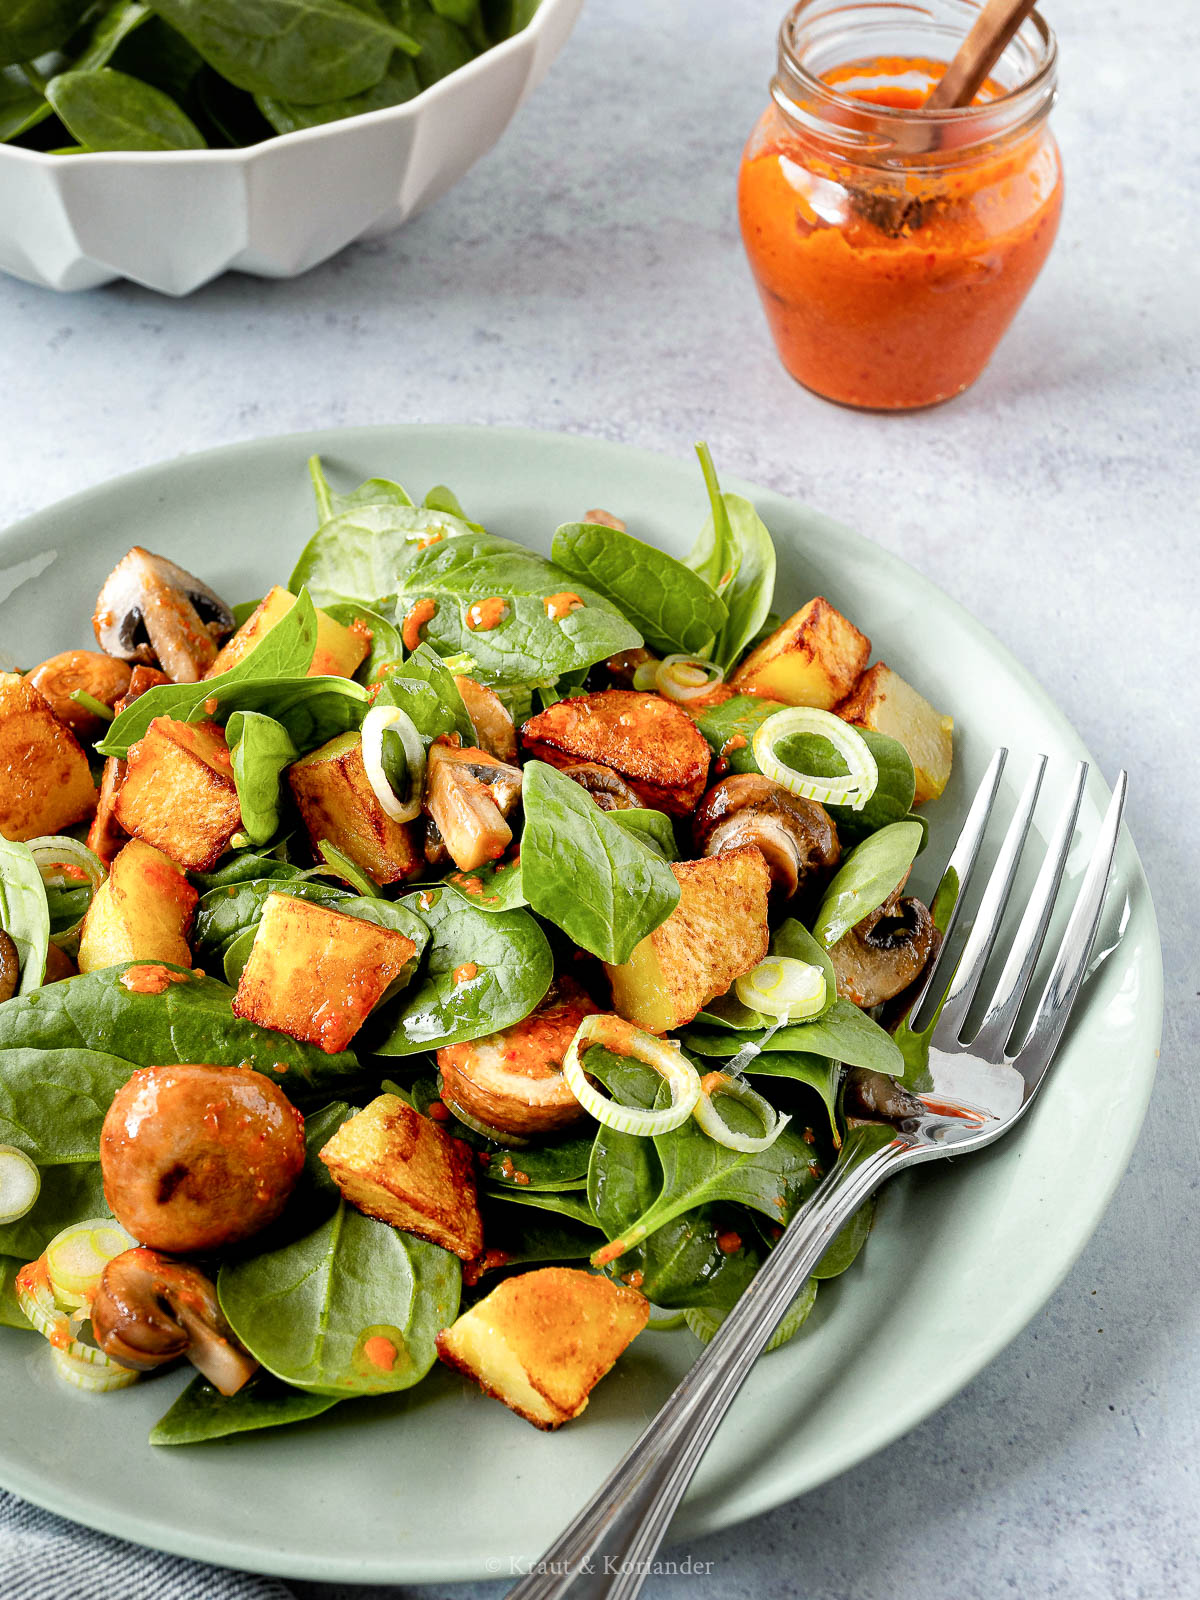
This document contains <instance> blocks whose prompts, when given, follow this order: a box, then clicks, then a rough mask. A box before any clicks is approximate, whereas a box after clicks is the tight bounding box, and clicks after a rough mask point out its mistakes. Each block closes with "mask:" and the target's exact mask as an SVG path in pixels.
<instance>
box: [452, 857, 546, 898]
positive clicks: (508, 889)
mask: <svg viewBox="0 0 1200 1600" xmlns="http://www.w3.org/2000/svg"><path fill="white" fill-rule="evenodd" d="M446 884H447V886H448V887H449V888H451V889H453V891H454V893H455V894H460V895H462V897H463V899H464V900H466V902H467V904H468V905H472V906H475V907H477V909H478V910H480V911H514V910H515V909H516V908H517V907H518V906H527V905H528V904H529V901H528V900H526V898H525V888H524V883H523V879H522V874H521V858H520V857H519V856H518V857H517V858H516V859H515V860H512V861H493V862H491V863H490V864H489V865H488V866H486V867H479V868H478V869H477V870H476V871H475V872H452V873H451V874H450V876H449V877H448V878H447V879H446Z"/></svg>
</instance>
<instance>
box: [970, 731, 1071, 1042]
mask: <svg viewBox="0 0 1200 1600" xmlns="http://www.w3.org/2000/svg"><path fill="white" fill-rule="evenodd" d="M1087 776H1088V764H1087V762H1086V761H1081V762H1080V763H1079V765H1078V766H1077V767H1076V769H1075V787H1074V790H1073V792H1072V793H1071V795H1070V796H1069V797H1068V799H1067V803H1066V805H1065V806H1064V807H1063V809H1062V812H1061V815H1060V816H1059V820H1058V825H1057V827H1056V829H1055V832H1054V836H1053V838H1052V839H1051V841H1050V845H1049V848H1048V849H1047V851H1046V856H1045V859H1044V860H1043V862H1042V865H1041V870H1040V871H1039V873H1038V877H1037V882H1036V883H1035V884H1034V886H1033V894H1032V895H1031V896H1030V899H1029V904H1028V905H1027V906H1026V907H1025V913H1024V915H1023V916H1022V918H1021V925H1020V927H1019V928H1018V929H1017V932H1016V935H1015V937H1014V939H1013V942H1012V948H1011V949H1010V950H1009V952H1008V957H1007V959H1006V961H1005V963H1004V971H1003V972H1002V973H1001V974H1000V981H999V983H998V984H997V986H996V992H995V994H994V995H993V996H992V1000H991V1004H990V1005H989V1006H988V1010H987V1015H986V1016H985V1017H984V1019H983V1021H982V1023H981V1024H980V1026H979V1031H978V1032H977V1033H976V1034H975V1037H974V1038H973V1039H972V1040H971V1051H972V1053H973V1054H975V1055H980V1056H984V1057H985V1058H986V1059H988V1060H992V1061H999V1060H1001V1059H1002V1058H1003V1054H1004V1047H1005V1045H1006V1044H1007V1043H1008V1036H1009V1034H1010V1033H1011V1032H1012V1030H1013V1024H1014V1023H1015V1022H1016V1020H1017V1013H1018V1012H1019V1011H1020V1009H1021V1003H1022V1001H1023V1000H1024V998H1025V991H1026V990H1027V989H1028V988H1029V983H1030V980H1031V979H1032V977H1033V969H1034V968H1035V967H1036V966H1037V960H1038V956H1039V955H1040V954H1041V950H1042V945H1043V943H1044V941H1045V938H1046V930H1047V929H1048V928H1049V926H1050V918H1051V916H1052V915H1053V913H1054V902H1055V899H1056V898H1057V896H1058V890H1059V885H1060V884H1061V883H1062V875H1063V872H1064V870H1065V868H1066V864H1067V856H1068V855H1069V854H1070V851H1071V840H1072V839H1073V838H1074V836H1075V822H1076V819H1077V818H1078V816H1079V807H1080V803H1081V802H1082V800H1083V791H1084V789H1085V787H1086V786H1087Z"/></svg>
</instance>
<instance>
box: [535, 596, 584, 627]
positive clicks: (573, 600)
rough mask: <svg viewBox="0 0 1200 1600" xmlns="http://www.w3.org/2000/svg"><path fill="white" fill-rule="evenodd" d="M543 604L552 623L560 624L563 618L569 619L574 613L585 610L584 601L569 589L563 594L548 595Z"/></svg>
mask: <svg viewBox="0 0 1200 1600" xmlns="http://www.w3.org/2000/svg"><path fill="white" fill-rule="evenodd" d="M542 604H543V605H544V606H545V608H546V615H547V616H548V617H549V618H550V621H551V622H558V621H560V620H561V619H562V618H563V617H569V616H570V615H571V613H572V611H581V610H582V609H583V601H582V600H581V599H580V598H579V596H578V595H577V594H573V593H572V592H571V591H570V590H569V589H564V591H563V592H562V594H548V595H547V596H546V598H545V599H544V600H543V601H542Z"/></svg>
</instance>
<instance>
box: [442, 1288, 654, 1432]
mask: <svg viewBox="0 0 1200 1600" xmlns="http://www.w3.org/2000/svg"><path fill="white" fill-rule="evenodd" d="M649 1316H650V1302H649V1301H648V1300H647V1299H646V1298H645V1296H644V1295H640V1294H639V1293H638V1292H637V1290H636V1289H627V1288H625V1287H624V1286H623V1285H622V1284H619V1283H613V1282H612V1280H611V1279H610V1278H598V1277H593V1276H592V1274H591V1273H590V1272H582V1271H580V1270H578V1269H577V1268H573V1267H541V1268H539V1269H538V1270H537V1271H535V1272H522V1273H520V1274H518V1275H517V1276H516V1277H512V1278H506V1279H505V1280H504V1282H503V1283H500V1284H497V1286H496V1287H495V1288H494V1289H493V1290H492V1292H491V1294H489V1295H487V1296H486V1297H485V1298H484V1299H483V1300H480V1301H479V1302H478V1303H477V1304H475V1305H473V1306H472V1307H471V1309H470V1310H469V1311H466V1312H464V1313H463V1315H462V1316H461V1317H459V1319H458V1321H457V1322H455V1323H454V1324H453V1325H452V1326H451V1327H449V1328H446V1329H444V1330H443V1331H442V1332H441V1333H440V1334H439V1335H438V1340H437V1348H438V1355H439V1356H441V1358H442V1360H443V1361H444V1362H445V1363H446V1365H447V1366H449V1367H455V1368H457V1370H458V1371H459V1372H462V1373H465V1374H466V1376H467V1377H468V1378H473V1379H474V1380H475V1382H476V1383H477V1384H478V1385H479V1387H480V1388H481V1389H482V1390H483V1392H484V1394H490V1395H492V1396H494V1398H495V1399H497V1400H503V1402H504V1404H505V1405H506V1406H508V1407H509V1408H510V1409H511V1410H513V1411H515V1412H516V1413H517V1415H518V1416H521V1417H524V1418H525V1419H526V1421H527V1422H532V1423H533V1425H534V1426H535V1427H537V1428H545V1429H552V1428H560V1427H561V1426H562V1425H563V1423H564V1422H570V1420H571V1418H572V1417H577V1416H578V1415H579V1414H580V1412H581V1411H583V1410H584V1409H585V1408H586V1406H587V1403H588V1396H589V1394H590V1393H591V1391H592V1390H593V1389H594V1388H595V1387H596V1385H597V1384H598V1383H599V1382H600V1379H601V1378H602V1377H603V1376H604V1374H605V1373H606V1372H607V1371H608V1370H609V1368H610V1367H611V1366H612V1365H613V1363H614V1362H615V1361H616V1359H617V1357H618V1356H619V1355H620V1354H621V1353H622V1351H623V1350H625V1349H626V1347H627V1346H628V1345H630V1344H632V1343H633V1341H634V1339H636V1338H637V1336H638V1334H639V1333H641V1331H642V1329H643V1328H644V1327H645V1326H646V1322H647V1320H648V1319H649Z"/></svg>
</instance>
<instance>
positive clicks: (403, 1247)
mask: <svg viewBox="0 0 1200 1600" xmlns="http://www.w3.org/2000/svg"><path fill="white" fill-rule="evenodd" d="M460 1283H461V1273H460V1269H459V1263H458V1260H457V1258H456V1257H455V1256H452V1255H451V1254H450V1253H449V1251H447V1250H442V1249H441V1248H439V1246H437V1245H434V1244H427V1243H426V1242H425V1240H423V1239H417V1238H415V1237H414V1236H413V1235H412V1234H410V1233H402V1232H400V1230H399V1229H398V1228H392V1227H389V1226H388V1224H387V1223H386V1222H378V1221H376V1219H375V1218H374V1217H367V1216H364V1215H363V1214H362V1212H360V1211H356V1210H355V1209H354V1208H353V1207H352V1206H348V1205H346V1204H345V1202H342V1203H341V1204H340V1205H339V1206H338V1208H337V1210H336V1211H335V1212H334V1214H333V1215H332V1216H331V1217H330V1218H329V1220H328V1221H327V1222H325V1223H323V1224H322V1226H321V1227H319V1228H317V1229H316V1230H315V1232H313V1233H310V1234H307V1235H306V1236H304V1237H303V1238H301V1239H297V1240H295V1241H294V1242H293V1243H292V1244H289V1245H285V1246H284V1247H283V1248H281V1249H279V1250H272V1251H269V1252H267V1253H266V1254H264V1255H260V1256H254V1257H251V1258H250V1259H248V1260H244V1261H239V1262H236V1263H226V1264H225V1265H224V1266H222V1268H221V1272H220V1276H219V1278H218V1280H217V1292H218V1294H219V1296H220V1300H221V1309H222V1310H223V1311H224V1313H225V1315H226V1316H227V1317H228V1318H229V1321H230V1324H231V1326H232V1327H233V1330H234V1332H235V1333H236V1334H237V1336H238V1338H239V1339H240V1340H241V1341H242V1343H243V1344H244V1345H245V1346H246V1348H247V1349H248V1350H249V1351H250V1353H251V1354H252V1355H254V1356H256V1357H257V1358H258V1360H259V1361H261V1362H262V1364H263V1366H264V1367H266V1369H267V1370H268V1372H272V1373H274V1375H275V1376H276V1377H277V1378H281V1379H282V1380H283V1381H284V1382H285V1383H290V1384H294V1385H295V1386H296V1387H297V1388H300V1389H308V1390H312V1391H315V1392H316V1393H318V1394H328V1395H332V1396H334V1397H335V1398H336V1399H344V1398H345V1397H346V1396H347V1395H354V1394H384V1393H389V1392H394V1391H395V1390H398V1389H408V1388H411V1386H412V1385H413V1384H414V1383H419V1382H420V1380H421V1379H422V1378H423V1377H424V1376H425V1374H426V1373H427V1372H428V1371H429V1369H430V1367H431V1366H432V1365H433V1363H434V1361H435V1360H436V1359H437V1349H436V1346H435V1343H434V1341H435V1339H436V1338H437V1335H438V1334H439V1333H440V1332H441V1331H442V1329H443V1328H445V1327H447V1326H448V1325H449V1324H450V1323H451V1322H453V1321H454V1318H455V1316H456V1314H457V1311H458V1301H459V1292H460ZM375 1341H380V1343H379V1344H376V1343H375ZM388 1345H390V1346H391V1351H390V1353H389V1352H388V1351H387V1349H386V1346H388ZM380 1356H382V1357H384V1359H382V1360H381V1359H379V1357H380Z"/></svg>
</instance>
